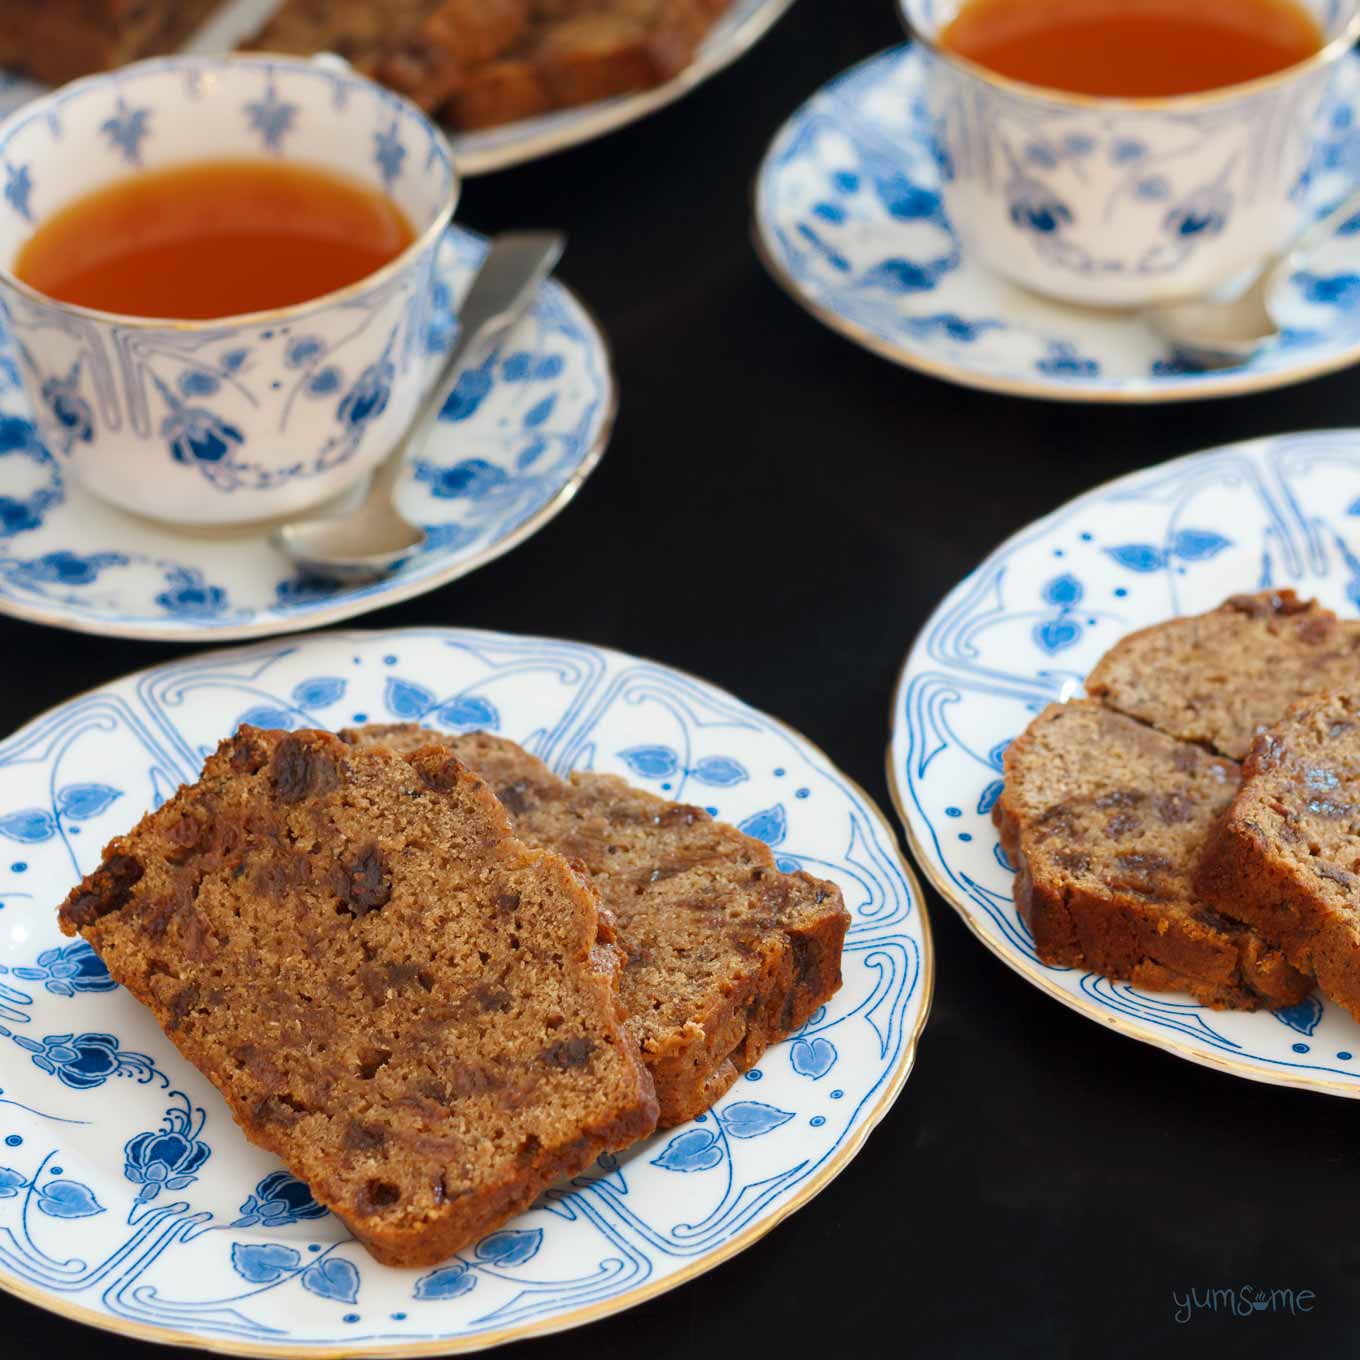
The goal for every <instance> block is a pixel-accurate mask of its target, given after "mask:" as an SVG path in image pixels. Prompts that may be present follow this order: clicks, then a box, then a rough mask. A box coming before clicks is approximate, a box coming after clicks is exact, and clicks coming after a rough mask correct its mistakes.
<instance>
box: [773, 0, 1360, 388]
mask: <svg viewBox="0 0 1360 1360" xmlns="http://www.w3.org/2000/svg"><path fill="white" fill-rule="evenodd" d="M1356 23H1357V25H1360V10H1357V14H1356ZM910 46H911V44H910V43H906V44H902V45H900V46H898V47H885V48H883V49H882V50H881V51H879V52H875V53H873V54H872V55H871V56H868V57H865V58H864V59H863V60H862V61H857V62H856V63H855V64H854V65H853V66H850V67H848V68H847V69H846V70H845V71H842V72H841V73H840V75H838V76H834V77H833V78H832V80H831V81H829V82H828V83H827V85H823V86H822V88H821V89H820V90H818V91H816V92H815V93H814V94H813V95H812V98H811V99H808V100H805V101H804V102H803V103H802V104H800V105H799V106H798V107H797V108H796V109H795V110H794V111H793V113H791V114H790V115H789V117H788V118H787V119H785V121H784V122H783V124H781V126H780V128H779V131H778V132H776V133H775V135H774V137H773V138H772V139H771V142H770V145H769V147H768V148H767V149H766V152H765V155H764V156H763V157H762V158H761V162H760V167H759V169H757V171H756V175H755V179H754V180H753V181H752V185H751V198H752V213H751V241H752V245H753V247H754V249H755V252H756V255H757V256H758V257H759V259H760V262H761V263H762V264H763V265H764V266H765V269H766V272H767V273H768V274H769V275H770V277H771V278H772V279H773V280H774V282H775V283H776V284H777V285H778V286H779V288H780V289H781V290H782V291H783V292H784V293H785V294H786V295H787V296H788V297H789V298H791V299H792V300H793V301H794V302H796V303H797V304H798V306H800V307H801V308H802V309H803V310H804V311H805V312H807V313H808V314H809V315H810V316H812V317H815V318H816V319H817V320H818V321H820V322H821V323H822V325H824V326H825V327H827V329H828V330H831V331H835V332H836V333H838V334H840V335H843V336H845V337H846V338H847V339H849V340H853V341H854V342H855V343H856V344H857V345H859V346H861V347H862V348H863V349H867V350H869V351H870V353H872V354H876V355H878V356H879V358H881V359H888V360H890V361H891V362H892V363H895V364H897V365H898V366H899V367H901V368H908V369H913V370H915V371H916V372H917V373H923V374H925V375H926V377H928V378H938V379H940V380H941V381H942V382H948V383H954V384H955V385H956V386H959V387H969V388H973V389H974V390H976V391H979V392H996V393H999V394H1000V395H1002V396H1007V397H1031V398H1037V399H1039V400H1042V401H1063V402H1073V403H1091V404H1096V403H1099V404H1102V405H1123V406H1150V405H1153V404H1155V403H1161V402H1168V403H1169V402H1185V401H1210V400H1212V399H1215V398H1218V397H1238V396H1246V395H1248V394H1251V393H1255V392H1270V391H1273V390H1275V389H1276V388H1280V387H1292V386H1293V385H1294V384H1295V383H1301V382H1308V381H1309V380H1310V379H1311V378H1322V377H1325V376H1326V375H1327V374H1329V373H1337V372H1339V371H1340V370H1342V369H1344V368H1350V367H1351V366H1352V365H1354V364H1356V363H1360V340H1358V341H1356V342H1355V343H1353V344H1351V345H1349V346H1347V347H1346V348H1344V349H1339V350H1337V351H1335V352H1334V353H1331V354H1327V355H1325V356H1324V357H1323V358H1321V359H1315V360H1313V361H1312V362H1311V363H1307V364H1299V365H1297V366H1295V367H1292V368H1281V369H1274V370H1272V371H1270V372H1267V373H1260V372H1256V373H1253V372H1249V371H1244V372H1240V373H1233V372H1224V373H1222V374H1217V373H1215V374H1205V375H1199V376H1196V377H1195V378H1194V379H1193V380H1185V379H1182V380H1181V381H1179V382H1167V383H1166V385H1165V386H1162V385H1159V384H1158V383H1157V382H1156V381H1155V380H1152V379H1141V380H1140V382H1141V383H1142V384H1143V385H1140V386H1138V387H1129V388H1126V389H1123V390H1116V389H1114V388H1110V387H1103V388H1102V387H1095V388H1085V387H1082V386H1080V385H1079V384H1077V383H1059V382H1053V381H1050V380H1047V379H1038V378H1008V377H1002V376H1000V375H995V374H990V373H986V372H983V371H982V370H980V369H975V368H967V367H965V366H964V365H962V364H951V363H949V362H947V361H945V360H943V359H935V358H932V357H930V356H929V355H925V354H922V353H920V352H919V351H917V350H914V349H911V348H910V347H908V346H906V345H899V344H894V343H893V342H892V341H890V340H885V339H883V337H882V336H879V335H875V334H874V333H873V332H872V331H871V330H869V329H867V328H866V327H864V326H862V325H860V323H859V322H857V321H852V320H850V318H849V317H845V316H842V315H841V314H840V313H839V312H835V311H832V310H831V309H830V308H828V307H824V306H822V304H821V303H819V302H816V301H814V300H813V299H812V298H811V297H810V296H809V295H808V294H807V293H806V292H805V291H804V290H803V289H802V288H801V287H800V286H799V284H798V281H797V280H796V279H795V278H794V277H793V276H792V275H791V274H790V273H789V272H788V271H787V270H786V269H785V268H784V266H783V264H782V263H781V262H780V260H779V257H778V255H777V253H776V249H775V243H774V241H773V239H772V237H771V234H770V225H771V224H769V223H767V222H766V221H765V220H764V218H763V217H762V215H761V212H760V187H761V184H762V183H763V182H764V180H765V177H766V174H767V172H768V171H769V170H770V167H771V165H772V164H773V161H774V157H775V153H776V152H777V151H778V150H779V148H780V142H781V141H782V140H783V137H784V133H785V131H786V130H787V129H788V126H789V124H790V123H791V122H792V121H793V119H794V118H796V117H797V116H798V115H799V114H800V113H801V112H802V111H803V110H804V109H806V108H807V107H808V105H809V104H810V103H811V102H812V100H813V99H816V98H817V97H818V96H819V95H821V94H822V93H824V92H825V91H826V89H827V88H828V86H829V85H833V84H835V83H836V82H838V81H840V80H843V79H844V78H845V77H846V76H847V75H849V74H850V72H852V71H857V70H859V69H860V68H861V67H863V66H868V65H869V64H870V62H875V61H879V60H881V59H882V58H883V57H885V56H887V55H888V54H889V53H891V52H900V53H905V52H906V51H907V50H908V49H909V47H910ZM1026 88H1028V87H1026ZM978 267H979V268H983V266H978ZM991 277H997V278H999V277H1000V276H999V275H996V276H991ZM1002 282H1008V281H1007V280H1002ZM1009 286H1010V287H1013V288H1014V287H1018V285H1015V284H1009ZM1041 300H1042V301H1043V302H1045V303H1047V304H1048V305H1051V306H1053V307H1056V308H1059V309H1062V310H1069V309H1068V307H1067V305H1066V304H1064V303H1061V302H1058V301H1056V300H1055V299H1053V298H1043V299H1041ZM1070 310H1072V311H1080V310H1081V309H1080V308H1076V307H1074V308H1071V309H1070ZM1128 315H1129V319H1130V321H1132V320H1133V319H1134V318H1135V316H1136V312H1135V311H1132V310H1131V311H1130V312H1129V314H1128Z"/></svg>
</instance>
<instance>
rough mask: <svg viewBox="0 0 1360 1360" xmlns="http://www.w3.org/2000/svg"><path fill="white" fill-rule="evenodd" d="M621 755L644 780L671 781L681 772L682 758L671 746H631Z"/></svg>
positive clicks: (621, 752) (620, 753)
mask: <svg viewBox="0 0 1360 1360" xmlns="http://www.w3.org/2000/svg"><path fill="white" fill-rule="evenodd" d="M619 755H620V757H621V758H622V759H623V760H624V761H625V762H626V763H627V765H628V768H629V769H630V770H632V772H633V773H634V774H636V775H641V776H642V778H643V779H669V778H670V777H671V776H672V775H674V774H677V773H678V772H679V770H680V757H679V756H677V755H676V754H675V752H674V751H672V750H671V748H670V747H669V746H630V747H629V748H628V749H627V750H626V751H620V752H619Z"/></svg>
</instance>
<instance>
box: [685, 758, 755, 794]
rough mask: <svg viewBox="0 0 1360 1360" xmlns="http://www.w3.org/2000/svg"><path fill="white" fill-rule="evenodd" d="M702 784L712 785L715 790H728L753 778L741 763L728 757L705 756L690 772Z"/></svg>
mask: <svg viewBox="0 0 1360 1360" xmlns="http://www.w3.org/2000/svg"><path fill="white" fill-rule="evenodd" d="M690 774H692V775H693V776H694V777H695V779H697V780H698V781H699V782H700V783H701V784H712V785H713V786H714V787H715V788H719V789H728V788H731V787H732V785H733V784H740V783H741V782H742V781H743V780H746V779H749V778H750V777H751V776H750V775H748V774H747V773H746V767H745V766H744V765H743V764H741V762H740V761H736V760H732V759H731V758H730V757H728V756H705V757H704V758H703V759H702V760H700V761H699V763H698V764H697V765H695V767H694V768H693V769H692V770H691V771H690Z"/></svg>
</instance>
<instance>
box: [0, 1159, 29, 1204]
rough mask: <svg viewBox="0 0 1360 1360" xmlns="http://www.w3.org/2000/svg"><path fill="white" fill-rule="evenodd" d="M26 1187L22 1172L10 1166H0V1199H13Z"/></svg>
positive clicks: (26, 1182) (26, 1181)
mask: <svg viewBox="0 0 1360 1360" xmlns="http://www.w3.org/2000/svg"><path fill="white" fill-rule="evenodd" d="M27 1187H28V1180H27V1178H26V1177H25V1176H24V1175H23V1174H22V1172H19V1171H16V1170H15V1169H14V1168H13V1167H12V1166H0V1199H13V1198H14V1197H15V1196H16V1195H17V1194H18V1193H19V1191H20V1190H24V1189H27Z"/></svg>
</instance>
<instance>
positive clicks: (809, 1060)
mask: <svg viewBox="0 0 1360 1360" xmlns="http://www.w3.org/2000/svg"><path fill="white" fill-rule="evenodd" d="M836 1057H837V1054H836V1046H835V1044H833V1043H832V1042H831V1041H830V1040H829V1039H823V1038H822V1037H821V1036H820V1035H818V1036H817V1037H816V1038H815V1039H796V1040H795V1041H794V1043H793V1045H792V1046H791V1047H790V1049H789V1065H790V1066H791V1067H792V1068H793V1070H794V1071H795V1072H797V1073H798V1075H799V1076H800V1077H811V1078H812V1080H813V1081H816V1080H818V1078H820V1077H824V1076H826V1074H827V1073H828V1072H829V1071H831V1069H832V1068H833V1067H834V1066H835V1065H836Z"/></svg>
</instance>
